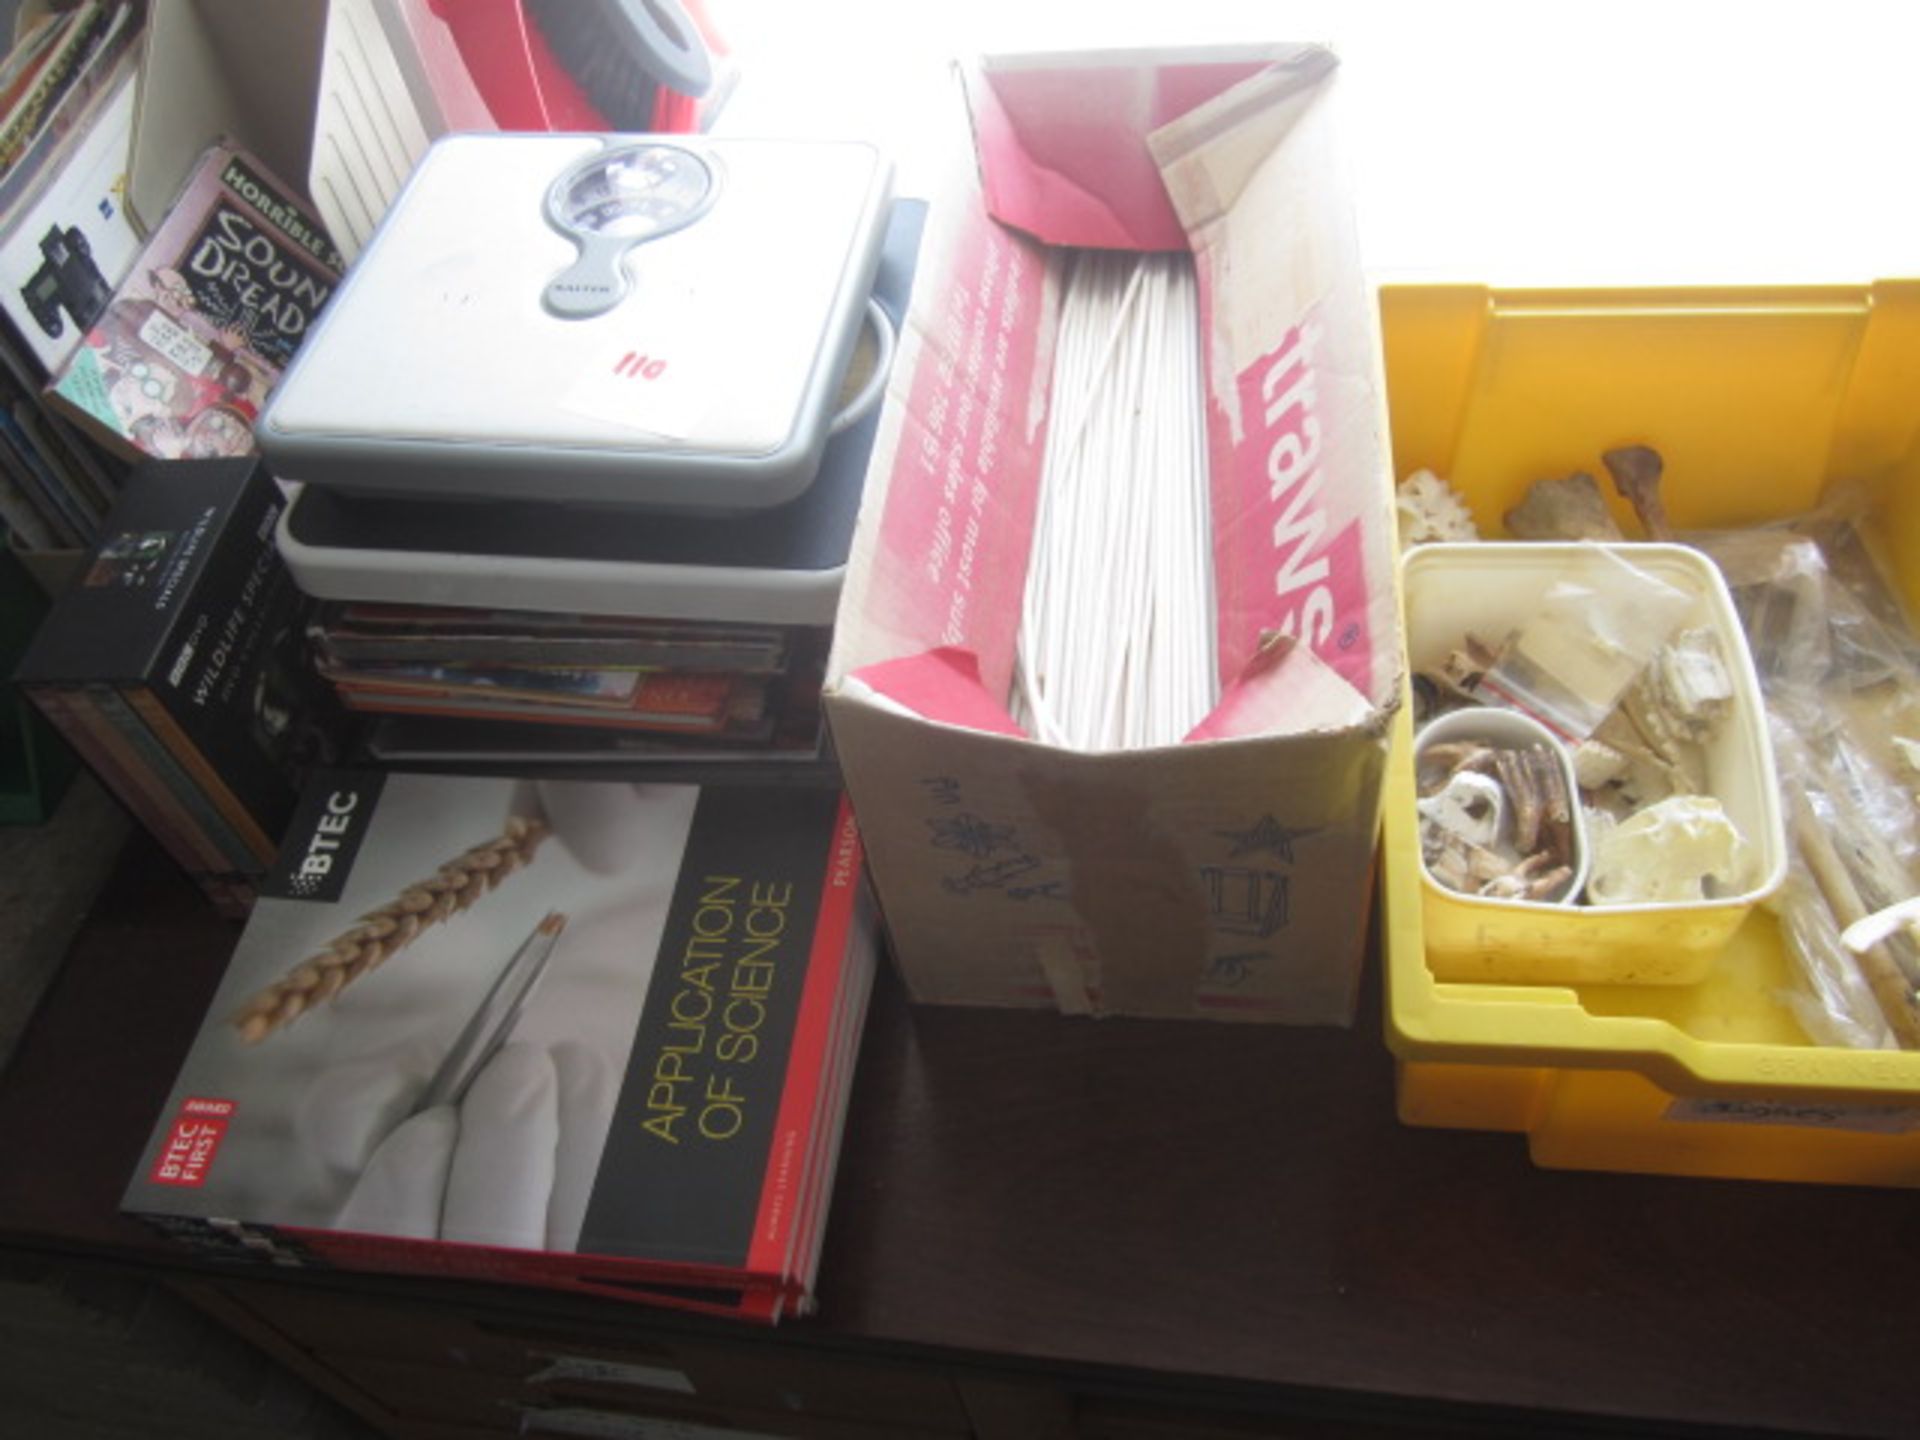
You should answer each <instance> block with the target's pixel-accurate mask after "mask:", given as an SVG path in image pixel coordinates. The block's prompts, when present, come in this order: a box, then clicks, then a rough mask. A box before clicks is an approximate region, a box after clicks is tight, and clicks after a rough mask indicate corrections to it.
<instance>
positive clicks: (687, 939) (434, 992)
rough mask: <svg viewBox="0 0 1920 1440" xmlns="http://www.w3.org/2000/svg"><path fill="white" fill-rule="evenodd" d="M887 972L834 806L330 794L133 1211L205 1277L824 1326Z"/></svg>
mask: <svg viewBox="0 0 1920 1440" xmlns="http://www.w3.org/2000/svg"><path fill="white" fill-rule="evenodd" d="M874 956H875V940H874V928H873V920H872V917H871V914H870V911H869V909H868V906H867V904H866V902H865V897H864V891H863V881H862V865H861V852H860V844H859V838H858V835H857V833H856V831H855V829H854V825H853V820H852V815H851V811H850V810H849V808H848V807H847V805H846V803H845V800H844V798H843V797H842V796H841V795H840V794H839V793H838V792H835V791H831V790H824V789H819V790H813V789H805V788H797V787H792V786H767V787H753V786H737V785H734V786H716V787H701V786H695V785H684V784H631V783H626V782H621V781H605V780H545V779H542V780H520V779H513V778H507V777H478V776H455V775H424V774H412V773H405V772H387V771H340V770H328V771H320V772H317V774H316V776H315V778H314V782H313V784H312V785H311V786H310V787H309V789H308V790H307V791H306V793H305V795H304V797H303V799H302V802H301V805H300V807H299V809H298V811H297V813H296V815H295V817H294V820H293V823H292V824H291V826H290V827H289V829H288V831H287V835H286V838H285V840H284V842H283V845H282V848H281V856H280V859H279V861H278V863H277V865H276V867H275V869H274V871H273V873H272V874H271V875H270V876H269V877H268V878H267V880H266V881H265V883H264V885H263V887H262V892H261V896H260V898H259V900H258V901H257V902H256V904H255V906H254V908H253V912H252V915H251V917H250V918H249V920H248V923H247V926H246V928H245V930H244V932H243V934H242V936H241V938H240V941H239V944H238V946H237V948H236V950H235V952H234V955H233V958H232V960H231V962H230V964H229V966H228V969H227V972H226V975H225V977H224V979H223V981H222V983H221V985H220V988H219V990H218V992H217V993H216V994H215V996H214V999H213V1003H212V1006H211V1008H210V1010H209V1012H208V1015H207V1018H206V1020H205V1022H204V1024H203V1025H202V1027H201V1030H200V1032H199V1034H198V1036H197V1037H196V1039H195V1041H194V1043H193V1046H192V1049H191V1051H190V1052H189V1054H188V1055H187V1058H186V1061H185V1063H184V1065H183V1066H182V1068H181V1071H180V1074H179V1077H178V1079H177V1080H176V1082H175V1084H174V1088H173V1090H172V1093H171V1094H169V1095H168V1096H167V1097H166V1099H165V1104H164V1106H163V1108H162V1110H161V1116H160V1123H159V1125H158V1127H157V1129H156V1130H155V1132H154V1134H153V1136H152V1138H151V1140H150V1141H149V1143H148V1146H147V1149H146V1152H145V1154H144V1155H143V1157H142V1158H141V1161H140V1166H139V1169H138V1171H137V1172H136V1173H135V1175H134V1177H133V1179H132V1182H131V1183H130V1185H129V1187H128V1189H127V1192H126V1196H125V1199H124V1202H123V1204H124V1207H125V1208H126V1209H127V1210H128V1211H130V1212H132V1213H135V1214H137V1215H140V1216H142V1217H144V1218H146V1219H147V1220H149V1221H150V1222H152V1223H154V1224H155V1225H158V1226H159V1227H161V1228H162V1229H164V1230H166V1231H167V1232H168V1233H170V1234H172V1235H174V1236H176V1237H178V1238H179V1239H181V1240H183V1241H186V1242H189V1243H191V1244H193V1245H196V1246H198V1247H199V1248H201V1249H202V1250H205V1251H209V1252H211V1253H213V1254H216V1255H221V1256H230V1257H233V1258H236V1259H242V1260H266V1261H271V1262H274V1263H278V1264H283V1265H319V1266H334V1267H339V1268H346V1269H362V1270H384V1271H396V1272H412V1273H432V1274H447V1275H463V1276H469V1277H475V1278H484V1279H490V1280H502V1281H509V1282H516V1283H523V1284H532V1285H543V1286H552V1287H556V1288H561V1289H571V1290H578V1291H585V1292H592V1293H603V1294H609V1295H614V1296H617V1297H620V1298H625V1299H631V1300H636V1301H641V1302H651V1303H656V1304H660V1305H666V1306H673V1307H678V1308H684V1309H692V1310H696V1311H703V1312H710V1313H717V1314H724V1315H732V1316H742V1317H747V1318H754V1319H761V1320H767V1321H771V1320H774V1319H777V1318H779V1316H780V1315H782V1314H783V1313H788V1312H791V1311H793V1310H796V1309H804V1308H806V1307H808V1306H809V1305H810V1304H811V1296H812V1287H813V1278H814V1273H815V1268H816V1265H817V1259H818V1253H819V1243H820V1238H821V1234H822V1232H823V1224H822V1221H823V1217H824V1212H825V1203H826V1196H827V1193H828V1189H829V1187H830V1185H831V1180H832V1174H833V1166H834V1159H835V1156H836V1154H837V1150H838V1137H839V1131H840V1118H841V1115H842V1113H843V1112H844V1109H845V1104H846V1097H847V1089H848V1084H849V1081H850V1078H851V1074H852V1069H853V1061H854V1055H855V1046H856V1044H857V1040H858V1033H859V1027H860V1024H861V1021H862V1019H863V1017H864V1014H865V1004H866V998H867V994H868V991H869V988H870V985H871V980H872V972H873V964H874Z"/></svg>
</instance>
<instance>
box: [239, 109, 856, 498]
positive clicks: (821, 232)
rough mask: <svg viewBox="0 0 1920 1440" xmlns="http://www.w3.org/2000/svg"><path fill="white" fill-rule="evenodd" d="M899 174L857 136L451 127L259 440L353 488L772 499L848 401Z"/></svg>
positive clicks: (801, 469) (814, 460)
mask: <svg viewBox="0 0 1920 1440" xmlns="http://www.w3.org/2000/svg"><path fill="white" fill-rule="evenodd" d="M891 174H892V171H891V166H890V165H889V163H888V162H887V160H886V159H885V157H884V156H883V155H882V154H881V153H880V152H879V151H878V150H877V149H875V148H874V147H873V146H871V145H867V144H864V143H858V142H836V141H809V140H747V139H731V138H729V139H715V138H709V137H696V136H683V135H578V134H558V135H555V134H462V135H452V136H447V137H444V138H442V139H441V140H439V141H437V142H436V143H435V144H433V145H432V146H431V147H429V149H428V150H427V151H426V153H425V154H424V155H423V156H422V157H421V159H420V162H419V164H418V165H417V166H416V168H415V170H414V173H413V175H412V177H411V178H410V179H409V180H408V182H407V184H406V185H405V187H404V188H403V189H402V190H401V192H400V194H399V195H398V196H397V197H396V198H395V200H394V202H393V205H392V206H391V208H390V209H389V211H388V213H387V216H386V218H385V219H384V220H383V221H382V222H381V224H380V226H379V228H378V229H377V230H376V231H375V233H374V235H373V238H372V239H371V240H370V241H369V242H368V244H367V247H366V249H365V250H364V251H363V252H362V253H361V255H360V257H359V258H358V259H357V260H356V261H355V262H354V265H353V267H352V269H351V270H350V271H349V273H348V275H347V278H346V279H345V281H344V282H343V283H342V284H341V286H340V288H339V290H338V291H337V292H336V293H335V294H334V296H333V298H332V299H331V301H330V302H329V303H328V304H327V306H326V309H325V310H324V311H323V312H322V314H321V318H320V321H319V323H318V324H317V325H316V326H315V328H314V330H313V332H312V333H311V334H310V335H309V336H308V337H307V339H306V341H305V342H304V343H303V344H302V346H301V348H300V350H299V352H298V353H297V354H296V355H295V356H294V358H293V361H292V363H291V365H290V366H289V367H288V369H287V372H286V373H285V374H284V375H283V376H282V377H281V379H280V383H279V385H278V387H277V388H276V389H275V391H274V394H273V397H272V399H271V400H270V401H269V402H268V404H267V407H266V409H265V411H264V413H263V414H262V415H261V417H260V420H259V422H258V423H257V424H256V426H255V438H256V440H257V442H258V444H259V447H260V450H261V453H262V454H263V456H264V457H265V458H266V461H267V464H268V467H269V468H270V469H271V470H272V471H273V472H274V473H275V474H276V475H277V476H278V477H279V478H281V479H283V480H292V481H299V482H301V483H303V484H305V485H309V486H315V485H318V486H326V487H330V488H338V489H344V490H352V491H354V492H356V493H360V494H387V495H392V494H406V495H413V496H436V495H454V496H461V497H466V498H487V499H512V500H529V501H559V502H564V503H574V504H595V505H617V506H639V507H647V508H653V509H661V508H673V509H684V510H701V511H727V510H743V509H756V508H761V507H766V506H773V505H780V504H783V503H785V502H787V501H789V500H791V499H793V498H794V497H795V496H796V495H798V494H799V493H800V492H801V491H803V490H804V489H806V488H807V486H808V485H809V484H811V483H812V481H813V478H814V475H815V473H816V471H817V469H818V466H819V460H820V456H821V453H822V451H823V449H824V448H825V445H826V441H827V438H828V436H829V434H830V433H831V430H832V428H833V426H834V424H835V420H836V415H837V414H838V413H839V412H838V411H837V410H836V404H837V397H836V392H837V391H838V389H839V386H840V380H841V377H842V375H843V373H844V372H845V370H846V367H847V363H848V360H849V357H850V356H851V355H852V353H853V349H854V346H855V344H856V343H857V340H858V337H859V333H860V330H861V328H862V326H863V324H865V323H867V318H868V317H867V296H868V292H869V290H870V288H871V285H872V280H873V274H874V268H875V266H876V264H877V263H878V258H879V252H880V245H881V238H882V235H883V233H884V231H885V228H886V219H887V209H888V199H889V194H890V189H891ZM840 418H841V420H842V423H844V421H845V417H844V416H843V415H842V416H840Z"/></svg>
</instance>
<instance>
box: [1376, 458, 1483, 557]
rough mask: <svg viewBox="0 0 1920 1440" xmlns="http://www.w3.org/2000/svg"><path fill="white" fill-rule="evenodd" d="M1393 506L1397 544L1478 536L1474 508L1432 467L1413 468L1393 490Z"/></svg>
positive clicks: (1419, 543) (1403, 545) (1412, 544)
mask: <svg viewBox="0 0 1920 1440" xmlns="http://www.w3.org/2000/svg"><path fill="white" fill-rule="evenodd" d="M1393 504H1394V510H1395V512H1396V513H1397V514H1398V516H1399V519H1400V548H1401V549H1403V550H1404V549H1408V548H1410V547H1412V546H1415V545H1424V544H1426V543H1428V542H1429V541H1434V540H1478V539H1479V538H1480V529H1479V527H1478V526H1477V525H1475V524H1474V523H1473V512H1472V511H1471V510H1469V509H1467V503H1466V501H1465V500H1463V499H1462V498H1461V496H1460V492H1459V491H1457V490H1455V489H1454V488H1453V487H1452V486H1451V485H1449V484H1447V482H1446V481H1444V480H1442V479H1441V478H1440V477H1439V476H1438V475H1436V474H1434V473H1433V471H1431V470H1416V471H1414V472H1413V474H1411V475H1409V476H1408V477H1407V478H1406V479H1405V480H1403V481H1401V482H1400V484H1399V486H1398V487H1397V488H1396V489H1395V491H1394V497H1393Z"/></svg>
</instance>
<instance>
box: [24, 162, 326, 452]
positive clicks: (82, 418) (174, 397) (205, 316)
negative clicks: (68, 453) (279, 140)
mask: <svg viewBox="0 0 1920 1440" xmlns="http://www.w3.org/2000/svg"><path fill="white" fill-rule="evenodd" d="M342 268H343V266H342V261H341V257H340V253H339V251H337V250H336V249H335V248H334V246H333V242H332V241H331V240H330V239H329V238H328V237H327V232H326V229H325V227H324V226H322V224H321V223H320V221H319V220H317V219H315V218H314V216H313V215H312V214H311V213H310V212H309V211H308V209H307V207H306V204H305V202H304V201H302V200H301V199H300V198H299V197H298V196H297V195H296V194H295V193H294V192H293V191H292V190H291V189H290V188H289V187H288V186H287V185H286V184H285V183H284V182H282V181H281V180H279V179H278V178H276V177H275V176H274V175H273V174H272V173H271V172H270V171H268V170H267V168H266V167H265V166H264V165H263V164H261V162H260V161H259V160H258V159H256V158H255V157H254V156H252V155H250V154H249V153H247V152H246V151H245V150H242V149H240V148H238V147H237V146H234V145H232V144H230V143H220V144H216V145H214V146H212V147H210V148H209V149H208V150H207V151H206V153H205V154H204V155H202V156H201V158H200V161H199V163H198V164H197V165H196V166H195V168H194V171H193V174H192V175H191V176H190V177H189V178H188V180H187V183H186V186H185V188H184V189H183V190H182V192H181V194H180V197H179V198H178V199H177V200H176V201H175V202H174V204H173V206H172V207H171V208H170V209H169V210H168V211H167V214H166V217H165V218H164V219H163V220H162V221H161V222H160V224H159V225H158V226H157V227H156V228H155V230H154V232H153V234H152V236H151V237H150V238H149V239H148V241H147V243H146V245H145V246H144V247H143V248H142V250H141V251H140V254H139V256H138V258H136V259H135V261H134V263H133V268H132V270H131V272H130V273H129V274H128V276H127V278H126V279H125V280H124V281H123V282H122V283H121V285H120V287H119V289H118V290H116V291H115V292H114V296H113V298H112V300H111V301H109V302H108V304H107V306H106V309H105V310H104V311H103V312H101V314H100V316H99V318H98V319H97V320H95V321H94V322H93V324H92V325H91V326H90V327H89V328H88V331H87V336H86V340H85V343H84V344H82V345H81V346H80V347H79V348H78V349H76V350H75V351H74V352H73V354H72V355H71V356H70V357H69V358H68V359H67V361H66V363H65V364H64V365H63V366H62V367H61V369H60V371H59V372H58V373H57V374H56V375H55V377H54V379H53V382H52V384H50V385H49V386H48V388H47V392H46V394H47V400H48V403H49V404H50V405H52V406H53V407H54V408H56V409H58V410H59V411H61V412H62V413H64V414H65V415H67V416H68V417H69V418H71V419H72V420H74V421H75V422H76V423H77V424H79V425H81V426H82V427H84V428H86V429H87V430H88V431H89V432H90V433H92V434H93V435H94V436H95V437H96V438H97V439H99V440H100V442H101V443H102V444H103V445H105V446H106V447H107V448H109V449H111V450H113V451H115V452H116V453H118V454H120V455H123V456H125V457H126V458H128V459H130V460H134V461H138V460H141V459H144V458H145V457H147V456H159V457H162V458H167V459H178V458H197V457H206V456H214V455H247V454H251V453H253V422H254V420H255V419H256V418H257V417H258V416H259V413H260V408H261V406H263V405H264V404H265V403H266V399H267V395H268V393H269V392H270V391H271V390H272V388H273V386H274V383H275V382H276V381H277V380H278V379H279V378H280V372H281V371H282V370H284V369H285V368H286V365H287V362H288V361H289V360H291V359H292V358H293V354H294V352H295V351H296V350H297V349H298V348H299V346H300V342H301V341H302V340H303V339H305V337H306V334H307V331H308V329H309V328H310V327H311V326H312V324H313V322H314V320H315V319H316V318H317V317H318V316H319V314H320V311H321V310H322V309H323V308H324V307H325V305H326V303H327V301H328V300H330V299H331V298H332V296H333V291H334V287H335V286H336V285H337V284H339V281H340V275H341V271H342Z"/></svg>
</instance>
